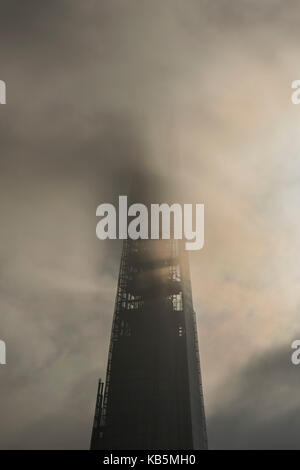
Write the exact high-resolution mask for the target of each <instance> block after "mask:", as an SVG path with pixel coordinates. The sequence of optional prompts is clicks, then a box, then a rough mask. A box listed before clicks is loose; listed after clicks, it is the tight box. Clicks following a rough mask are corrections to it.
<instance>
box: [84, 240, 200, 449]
mask: <svg viewBox="0 0 300 470" xmlns="http://www.w3.org/2000/svg"><path fill="white" fill-rule="evenodd" d="M206 448H207V438H206V427H205V414H204V404H203V395H202V384H201V374H200V361H199V350H198V340H197V328H196V319H195V312H194V310H193V303H192V293H191V283H190V275H189V263H188V254H187V252H186V251H185V250H184V243H183V242H181V241H177V240H136V241H132V240H126V241H125V242H124V246H123V253H122V258H121V266H120V274H119V281H118V290H117V297H116V305H115V312H114V318H113V326H112V333H111V341H110V349H109V357H108V366H107V374H106V384H105V387H104V385H103V383H102V382H101V381H100V382H99V388H98V396H97V404H96V412H95V419H94V426H93V432H92V439H91V449H120V450H125V449H146V450H147V449H157V450H158V449H206Z"/></svg>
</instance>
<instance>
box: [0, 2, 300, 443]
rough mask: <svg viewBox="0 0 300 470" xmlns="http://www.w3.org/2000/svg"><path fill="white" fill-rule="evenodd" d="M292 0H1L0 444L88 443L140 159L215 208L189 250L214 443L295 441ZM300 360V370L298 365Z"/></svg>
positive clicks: (296, 194) (298, 121)
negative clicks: (115, 229)
mask: <svg viewBox="0 0 300 470" xmlns="http://www.w3.org/2000/svg"><path fill="white" fill-rule="evenodd" d="M299 16H300V5H299V2H297V1H296V0H285V1H283V0H260V1H258V0H251V1H250V0H235V1H233V0H227V1H223V0H218V1H216V2H211V1H209V0H186V1H185V2H182V1H180V0H164V2H161V1H159V0H152V1H151V2H150V1H148V0H109V1H104V0H86V1H85V2H82V1H80V0H59V1H58V0H52V1H51V2H49V1H45V0H27V1H26V2H20V1H17V0H2V1H1V4H0V79H1V80H5V82H6V85H7V104H6V105H5V106H2V105H1V107H0V149H1V153H0V214H1V226H0V260H1V263H0V339H2V340H5V342H6V345H7V362H8V363H7V365H6V366H1V367H0V417H1V419H0V448H2V449H87V448H88V447H89V441H90V433H91V427H92V421H93V413H94V405H95V399H96V391H97V380H98V378H99V377H100V376H101V377H102V378H104V376H105V369H106V362H107V352H108V341H109V335H110V329H111V321H112V314H113V308H114V298H115V294H116V283H117V276H118V269H119V261H120V253H121V242H119V241H99V240H98V239H97V238H96V235H95V228H96V222H97V220H96V216H95V212H96V207H97V206H98V205H99V204H101V203H102V202H113V201H116V200H117V197H118V195H119V194H122V193H125V192H126V191H127V189H128V186H129V185H130V182H131V180H132V175H133V171H134V168H136V166H139V167H141V168H144V169H146V171H148V172H149V173H151V174H154V175H159V177H161V178H165V179H166V180H170V181H172V183H173V184H174V185H176V187H177V188H178V194H179V193H180V194H184V198H185V200H186V201H187V202H198V203H204V204H205V246H204V248H203V250H201V251H199V252H196V253H193V255H190V263H191V275H192V287H193V298H194V307H195V310H196V313H197V321H198V335H199V345H200V354H201V367H202V380H203V388H204V399H205V407H206V415H207V426H208V441H209V447H210V448H211V449H254V448H268V449H278V448H284V449H288V448H293V449H297V448H300V444H299V442H298V437H297V436H298V435H299V433H300V394H299V387H300V368H299V369H298V367H297V366H294V365H293V364H292V363H291V352H292V350H291V343H292V341H293V340H295V339H299V338H300V324H299V306H300V264H299V262H298V253H299V250H300V223H299V217H298V210H299V203H300V187H299V177H300V163H299V157H298V153H299V148H300V136H299V132H298V129H299V125H300V107H297V106H296V105H293V104H292V103H291V98H290V97H291V82H292V81H293V80H295V79H299V78H300V77H299V65H298V60H299V39H300V37H299V36H300V32H299V20H298V18H299ZM299 367H300V366H299Z"/></svg>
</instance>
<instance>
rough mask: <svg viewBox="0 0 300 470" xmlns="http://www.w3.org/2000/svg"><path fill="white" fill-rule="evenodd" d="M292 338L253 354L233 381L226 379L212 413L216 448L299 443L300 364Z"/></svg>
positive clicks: (211, 428)
mask: <svg viewBox="0 0 300 470" xmlns="http://www.w3.org/2000/svg"><path fill="white" fill-rule="evenodd" d="M298 336H299V335H298ZM295 337H296V336H295ZM291 343H292V341H291V342H290V343H288V344H286V345H285V346H284V347H282V348H281V349H279V350H274V351H269V352H268V353H265V354H264V355H262V356H259V357H256V358H254V359H253V360H252V361H251V362H250V363H249V364H248V366H247V367H245V369H244V370H242V371H241V373H240V374H239V375H238V376H237V375H236V376H232V377H231V385H229V384H228V383H224V384H223V388H222V389H223V390H224V393H222V390H221V389H220V390H219V399H220V402H219V406H218V407H217V409H216V410H215V413H213V414H212V415H211V416H210V417H209V419H208V429H209V436H210V447H211V448H213V449H273V450H275V449H298V448H299V433H300V398H299V388H300V369H299V366H295V365H293V364H292V362H291V352H292V350H291V347H290V345H291ZM232 383H233V384H234V392H233V393H232V396H231V397H230V398H229V399H227V400H226V391H227V390H228V389H230V388H231V387H232ZM224 396H225V399H224ZM227 398H228V397H227Z"/></svg>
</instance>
